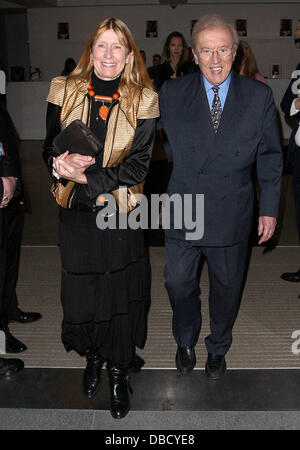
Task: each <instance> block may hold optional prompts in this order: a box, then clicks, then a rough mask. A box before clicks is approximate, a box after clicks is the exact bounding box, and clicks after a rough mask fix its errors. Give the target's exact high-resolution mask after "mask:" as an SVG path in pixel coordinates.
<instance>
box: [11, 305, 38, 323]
mask: <svg viewBox="0 0 300 450" xmlns="http://www.w3.org/2000/svg"><path fill="white" fill-rule="evenodd" d="M41 317H42V315H41V314H40V313H37V312H23V311H21V310H20V309H19V308H18V309H17V312H16V313H15V314H14V315H13V317H11V318H10V319H9V321H10V322H20V323H29V322H35V321H36V320H39V319H40V318H41Z"/></svg>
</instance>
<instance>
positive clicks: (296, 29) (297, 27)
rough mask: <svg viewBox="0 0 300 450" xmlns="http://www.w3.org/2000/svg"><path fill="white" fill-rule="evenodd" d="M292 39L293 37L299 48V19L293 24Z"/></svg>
mask: <svg viewBox="0 0 300 450" xmlns="http://www.w3.org/2000/svg"><path fill="white" fill-rule="evenodd" d="M294 39H295V46H296V48H300V20H299V19H298V22H297V23H296V26H295V31H294Z"/></svg>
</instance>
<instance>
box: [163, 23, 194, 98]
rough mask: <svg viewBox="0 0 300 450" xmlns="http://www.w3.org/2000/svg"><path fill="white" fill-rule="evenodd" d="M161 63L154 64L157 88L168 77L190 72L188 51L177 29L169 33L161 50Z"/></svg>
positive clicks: (180, 75)
mask: <svg viewBox="0 0 300 450" xmlns="http://www.w3.org/2000/svg"><path fill="white" fill-rule="evenodd" d="M162 60H163V61H164V62H163V63H162V64H159V65H158V66H156V70H155V87H156V89H157V90H159V89H160V87H161V86H162V85H163V83H164V82H165V81H166V80H169V79H170V78H177V77H182V76H184V75H186V74H188V73H191V67H190V61H189V51H188V46H187V43H186V40H185V38H184V36H183V35H182V34H181V33H179V32H178V31H173V32H172V33H170V34H169V35H168V37H167V39H166V41H165V44H164V47H163V51H162Z"/></svg>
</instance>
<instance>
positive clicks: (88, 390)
mask: <svg viewBox="0 0 300 450" xmlns="http://www.w3.org/2000/svg"><path fill="white" fill-rule="evenodd" d="M86 360H87V365H86V369H85V371H84V375H83V391H84V393H85V395H86V396H87V397H88V398H92V397H93V396H94V395H95V394H96V393H97V392H98V390H99V388H100V384H101V372H102V366H103V360H102V358H101V357H100V356H99V355H95V354H90V355H87V357H86Z"/></svg>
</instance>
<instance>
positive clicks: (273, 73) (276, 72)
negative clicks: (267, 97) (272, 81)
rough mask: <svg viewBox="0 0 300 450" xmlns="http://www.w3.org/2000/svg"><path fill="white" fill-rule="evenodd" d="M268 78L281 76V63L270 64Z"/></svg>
mask: <svg viewBox="0 0 300 450" xmlns="http://www.w3.org/2000/svg"><path fill="white" fill-rule="evenodd" d="M270 78H282V68H281V64H271V66H270Z"/></svg>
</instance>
